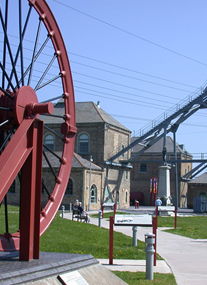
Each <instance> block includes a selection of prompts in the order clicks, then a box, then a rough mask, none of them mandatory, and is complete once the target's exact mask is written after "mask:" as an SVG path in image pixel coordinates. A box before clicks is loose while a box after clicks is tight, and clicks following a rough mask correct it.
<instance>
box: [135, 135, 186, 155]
mask: <svg viewBox="0 0 207 285" xmlns="http://www.w3.org/2000/svg"><path fill="white" fill-rule="evenodd" d="M135 139H137V137H132V138H131V142H133V141H134V140H135ZM166 147H167V152H168V153H170V152H171V153H174V141H173V139H172V138H171V137H170V136H166ZM142 148H143V146H142V145H139V144H137V145H135V146H134V147H133V148H132V153H136V152H138V151H140V150H141V149H142ZM176 148H177V152H178V153H186V152H187V151H186V150H185V149H184V147H183V145H179V144H178V143H177V144H176ZM162 150H163V138H161V139H160V140H158V141H157V142H156V143H155V144H153V145H152V146H151V147H149V148H148V149H147V150H146V151H145V153H152V152H154V153H161V152H162ZM187 154H189V153H188V152H187Z"/></svg>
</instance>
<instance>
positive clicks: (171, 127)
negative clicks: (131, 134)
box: [109, 88, 207, 163]
mask: <svg viewBox="0 0 207 285" xmlns="http://www.w3.org/2000/svg"><path fill="white" fill-rule="evenodd" d="M199 94H200V95H199V96H197V97H195V98H194V99H193V98H192V96H191V97H187V100H188V101H187V100H186V99H185V100H186V101H187V102H188V103H186V104H185V105H184V106H182V107H181V108H180V105H182V104H183V102H181V103H180V104H176V106H175V107H176V108H175V109H177V111H175V112H174V113H172V114H171V115H170V116H169V117H167V118H166V119H164V120H163V121H161V122H160V123H158V124H157V125H155V126H153V127H152V128H150V129H149V130H147V131H145V130H142V135H140V137H138V138H137V139H135V140H134V141H133V142H132V143H131V144H130V145H129V146H127V147H125V148H124V149H122V150H121V151H120V152H118V153H117V154H116V155H114V156H112V157H111V158H110V159H109V161H110V162H112V161H114V160H115V159H116V158H118V157H119V156H121V155H123V154H124V153H125V152H127V151H129V150H130V149H131V148H133V147H134V146H135V145H137V144H142V145H143V148H142V149H141V150H140V151H139V152H138V153H136V155H135V156H133V158H131V159H129V160H128V163H131V162H133V160H135V159H136V158H137V157H138V156H139V155H141V154H142V153H143V152H145V151H146V150H147V149H148V148H149V147H150V146H152V145H153V144H155V143H156V142H157V141H158V140H160V139H161V138H162V137H164V136H165V135H166V134H168V133H169V132H176V130H177V129H178V127H179V125H180V124H181V123H183V122H184V121H185V120H187V119H188V118H189V117H190V116H192V115H193V114H194V113H195V112H196V111H198V110H199V109H203V108H207V88H205V89H204V90H203V92H202V93H199ZM169 112H170V111H169ZM182 162H183V161H182Z"/></svg>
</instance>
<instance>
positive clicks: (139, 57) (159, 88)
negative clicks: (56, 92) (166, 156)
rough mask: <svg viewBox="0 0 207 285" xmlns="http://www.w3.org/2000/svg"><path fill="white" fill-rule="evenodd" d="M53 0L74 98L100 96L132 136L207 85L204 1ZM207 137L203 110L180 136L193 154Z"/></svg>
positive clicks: (182, 128)
mask: <svg viewBox="0 0 207 285" xmlns="http://www.w3.org/2000/svg"><path fill="white" fill-rule="evenodd" d="M2 1H3V0H0V3H3V2H4V1H3V2H2ZM47 2H48V4H49V6H50V8H51V10H52V12H53V14H54V16H55V18H56V20H57V23H58V25H59V27H60V30H61V32H62V35H63V38H64V41H65V45H66V48H67V51H68V55H69V60H70V65H71V70H72V76H73V82H74V88H75V98H76V101H77V102H81V101H93V102H95V103H97V101H100V103H101V108H103V109H104V110H105V111H106V112H108V113H109V114H110V115H112V116H113V117H114V118H115V119H117V120H118V121H119V122H121V123H122V124H123V125H124V126H126V127H127V128H129V129H130V130H131V131H132V134H134V133H135V132H137V131H139V129H140V128H143V127H144V126H145V125H146V124H148V123H149V122H150V121H151V120H154V119H156V117H158V116H160V115H161V114H162V113H163V112H166V113H168V111H167V110H168V109H169V108H172V106H174V105H175V104H177V103H178V102H179V101H180V100H184V99H185V98H186V97H187V96H189V95H190V94H191V93H192V92H194V91H195V90H197V89H198V88H200V87H201V86H204V85H205V82H206V81H207V49H206V46H207V39H206V31H207V21H206V11H207V2H206V1H204V0H203V1H202V0H197V1H195V0H191V1H187V0H182V1H180V0H174V1H169V0H168V1H166V0H165V1H164V0H159V1H157V0H153V1H152V0H147V1H140V0H128V1H124V0H116V1H115V0H104V1H103V0H98V1H95V0H88V1H83V0H76V1H64V0H48V1H47ZM13 12H14V16H13V17H15V8H13ZM12 29H14V27H13V28H12ZM30 33H31V34H32V33H33V31H32V29H31V32H30ZM206 135H207V113H206V110H205V109H203V110H201V111H198V112H197V113H196V114H195V115H193V116H192V117H190V118H189V119H188V120H187V121H186V122H185V123H183V124H182V125H181V126H180V127H179V129H178V131H177V141H178V142H179V143H180V144H184V145H185V148H186V150H188V151H189V152H191V153H192V154H195V153H207V151H206Z"/></svg>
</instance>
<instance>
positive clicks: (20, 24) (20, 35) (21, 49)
mask: <svg viewBox="0 0 207 285" xmlns="http://www.w3.org/2000/svg"><path fill="white" fill-rule="evenodd" d="M19 39H20V43H19V44H20V60H21V76H22V85H24V77H23V74H24V63H23V46H22V3H21V0H19Z"/></svg>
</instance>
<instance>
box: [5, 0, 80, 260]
mask: <svg viewBox="0 0 207 285" xmlns="http://www.w3.org/2000/svg"><path fill="white" fill-rule="evenodd" d="M2 2H3V1H2ZM0 20H1V23H0V33H1V48H0V74H1V82H0V86H1V87H0V154H1V156H0V181H1V183H0V203H2V201H4V205H5V217H6V219H5V230H4V232H3V233H2V234H1V235H0V250H1V251H13V250H19V249H20V259H21V260H29V259H31V258H39V257H38V256H39V236H41V235H42V234H43V233H44V231H45V230H46V229H47V227H48V226H49V225H50V223H51V221H52V220H53V218H54V216H55V214H56V213H57V211H58V209H59V207H60V204H61V201H62V199H63V197H64V194H65V189H66V187H67V184H68V180H69V176H70V171H71V165H72V158H73V150H74V140H75V133H76V127H75V102H74V91H73V84H72V77H71V71H70V66H69V61H68V56H67V52H66V48H65V45H64V42H63V39H62V36H61V33H60V31H59V28H58V25H57V23H56V20H55V18H54V16H53V14H52V13H51V10H50V8H49V6H48V5H47V3H46V2H45V1H44V0H28V1H27V0H23V1H21V0H18V1H17V0H16V1H15V0H13V1H10V2H9V1H8V0H5V3H4V4H1V10H0ZM58 94H59V95H58ZM58 100H60V102H61V104H64V110H65V111H64V112H65V114H64V115H63V116H62V115H59V114H58V112H57V110H56V109H54V108H53V104H52V103H51V102H53V103H56V102H57V101H58ZM53 109H54V112H53ZM39 114H41V118H43V116H44V117H45V116H47V117H45V118H47V120H49V121H50V125H52V124H53V121H52V120H53V119H54V120H55V122H56V127H55V130H54V129H50V125H47V126H46V127H47V131H49V132H50V133H52V134H53V135H54V136H55V137H56V138H57V139H58V140H59V142H58V145H59V149H58V150H59V151H58V152H55V151H52V150H51V149H49V148H47V147H46V146H45V147H44V145H43V123H42V120H39ZM48 118H49V119H48ZM57 121H58V124H57ZM60 149H61V151H60ZM42 157H44V161H43V163H45V164H46V165H47V166H46V168H47V169H49V170H50V172H51V173H52V177H53V181H54V182H53V184H52V186H51V183H50V185H49V186H47V185H46V180H47V178H46V179H44V175H45V174H44V173H43V172H44V171H42ZM55 159H56V160H57V161H58V162H57V161H56V162H55V167H56V169H55V170H54V169H53V163H52V162H51V161H54V160H55ZM57 165H58V166H57ZM40 170H41V171H40ZM46 172H47V173H48V171H46ZM47 175H48V174H47ZM18 177H20V179H19V178H18ZM18 179H19V180H20V181H21V183H20V182H19V184H20V197H21V199H20V214H19V216H20V227H19V230H18V231H17V232H15V233H12V232H10V229H9V222H8V218H7V217H8V213H7V193H8V191H9V188H10V186H11V185H12V183H13V181H15V180H18ZM50 182H51V181H50ZM43 188H44V190H45V191H46V192H47V194H48V201H47V202H46V203H45V205H44V206H43V207H42V208H41V203H40V201H41V191H42V189H43ZM28 189H29V190H28ZM31 247H33V249H32V250H31Z"/></svg>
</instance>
